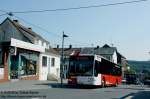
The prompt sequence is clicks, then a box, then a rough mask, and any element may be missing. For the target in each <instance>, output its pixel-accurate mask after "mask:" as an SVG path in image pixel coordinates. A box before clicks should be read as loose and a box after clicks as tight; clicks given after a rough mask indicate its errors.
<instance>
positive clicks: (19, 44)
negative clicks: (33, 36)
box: [10, 38, 45, 52]
mask: <svg viewBox="0 0 150 99" xmlns="http://www.w3.org/2000/svg"><path fill="white" fill-rule="evenodd" d="M10 46H14V47H18V48H23V49H28V50H33V51H37V52H45V47H43V46H40V45H36V44H32V43H28V42H24V41H21V40H17V39H14V38H11V44H10Z"/></svg>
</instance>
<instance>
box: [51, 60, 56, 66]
mask: <svg viewBox="0 0 150 99" xmlns="http://www.w3.org/2000/svg"><path fill="white" fill-rule="evenodd" d="M51 66H52V67H54V66H55V58H52V59H51Z"/></svg>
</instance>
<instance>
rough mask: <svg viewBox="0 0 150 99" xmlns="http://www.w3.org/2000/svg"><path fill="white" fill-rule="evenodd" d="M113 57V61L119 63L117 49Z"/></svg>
mask: <svg viewBox="0 0 150 99" xmlns="http://www.w3.org/2000/svg"><path fill="white" fill-rule="evenodd" d="M112 57H113V58H112V61H113V62H114V63H116V64H117V53H116V51H115V52H114V54H113V56H112Z"/></svg>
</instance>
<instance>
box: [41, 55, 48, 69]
mask: <svg viewBox="0 0 150 99" xmlns="http://www.w3.org/2000/svg"><path fill="white" fill-rule="evenodd" d="M42 66H43V67H46V66H47V57H46V56H43V57H42Z"/></svg>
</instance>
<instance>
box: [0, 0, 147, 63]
mask: <svg viewBox="0 0 150 99" xmlns="http://www.w3.org/2000/svg"><path fill="white" fill-rule="evenodd" d="M124 1H132V0H103V1H102V0H3V1H1V3H0V10H5V11H28V10H42V9H57V8H70V7H79V6H89V5H100V4H109V3H116V2H124ZM149 11H150V1H146V2H140V3H133V4H125V5H116V6H107V7H100V8H91V9H80V10H69V11H57V12H45V13H28V14H15V16H18V17H20V18H22V19H24V20H26V21H28V22H30V23H32V24H35V25H38V26H40V27H42V28H44V29H46V30H48V31H49V32H45V31H42V30H41V29H38V28H36V27H34V26H32V25H30V24H27V23H26V22H23V21H22V20H20V23H21V24H24V25H25V26H27V27H32V29H33V30H34V31H36V32H38V33H39V34H41V35H42V36H43V37H44V38H46V39H47V40H48V41H50V43H51V44H52V45H53V46H56V44H61V35H62V31H64V32H65V33H66V34H67V35H69V38H66V39H65V45H66V46H67V45H69V44H72V45H73V46H74V47H79V46H82V47H83V46H97V45H99V46H103V45H104V44H105V43H107V44H112V43H113V45H114V46H116V47H117V48H118V51H119V52H120V53H122V54H123V55H124V56H125V57H126V58H127V59H130V60H150V55H149V53H148V52H149V51H150V45H149V43H150V39H149V37H150V12H149ZM1 14H3V12H0V15H1ZM6 17H7V16H0V22H2V21H3V20H4V19H5V18H6ZM12 19H16V17H12Z"/></svg>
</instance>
